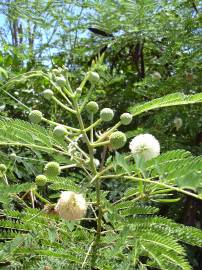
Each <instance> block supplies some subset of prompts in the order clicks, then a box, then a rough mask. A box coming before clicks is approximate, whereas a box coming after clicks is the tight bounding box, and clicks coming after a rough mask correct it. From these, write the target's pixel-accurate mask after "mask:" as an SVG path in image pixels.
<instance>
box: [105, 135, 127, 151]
mask: <svg viewBox="0 0 202 270" xmlns="http://www.w3.org/2000/svg"><path fill="white" fill-rule="evenodd" d="M109 141H110V144H111V146H112V148H113V149H114V150H116V149H119V148H121V147H123V146H124V145H125V143H126V141H127V139H126V135H125V134H124V133H123V132H121V131H116V132H114V133H112V134H111V135H110V136H109Z"/></svg>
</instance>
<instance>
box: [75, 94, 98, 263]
mask: <svg viewBox="0 0 202 270" xmlns="http://www.w3.org/2000/svg"><path fill="white" fill-rule="evenodd" d="M73 102H74V107H75V110H76V116H77V119H78V121H79V125H80V129H81V132H82V134H83V136H84V139H85V141H86V144H87V147H88V152H89V158H90V166H91V169H92V178H94V179H95V190H96V205H97V208H98V216H97V230H96V237H95V241H94V242H93V245H92V257H91V265H92V267H93V266H94V265H95V262H96V259H97V250H98V245H99V242H100V237H101V222H102V206H101V190H100V186H101V182H100V179H99V177H98V172H97V170H96V167H95V164H94V153H93V150H94V145H93V136H92V133H91V136H90V139H91V140H89V138H88V136H87V134H86V130H85V127H84V124H83V119H82V117H81V113H80V112H81V110H80V109H79V106H78V103H77V100H76V99H75V100H73ZM83 104H84V103H83ZM92 120H93V119H91V121H92ZM91 132H92V131H91Z"/></svg>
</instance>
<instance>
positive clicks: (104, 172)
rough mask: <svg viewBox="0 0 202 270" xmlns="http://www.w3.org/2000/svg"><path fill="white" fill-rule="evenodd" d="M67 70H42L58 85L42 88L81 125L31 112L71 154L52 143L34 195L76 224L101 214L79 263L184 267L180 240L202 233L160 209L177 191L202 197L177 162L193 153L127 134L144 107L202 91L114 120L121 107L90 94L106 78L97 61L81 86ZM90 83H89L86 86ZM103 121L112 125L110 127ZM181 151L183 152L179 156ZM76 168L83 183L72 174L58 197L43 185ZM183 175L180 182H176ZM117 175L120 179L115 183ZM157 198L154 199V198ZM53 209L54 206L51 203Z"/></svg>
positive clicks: (201, 242)
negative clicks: (160, 212)
mask: <svg viewBox="0 0 202 270" xmlns="http://www.w3.org/2000/svg"><path fill="white" fill-rule="evenodd" d="M66 72H67V70H66V69H65V68H58V69H54V70H52V71H51V72H49V73H48V74H45V75H44V74H43V76H44V77H45V78H46V79H47V80H48V81H49V83H50V85H51V87H50V89H46V90H44V91H43V93H42V95H41V98H44V100H45V102H50V103H51V102H52V103H54V104H57V106H58V107H59V108H61V109H62V110H65V112H66V113H67V114H68V115H69V117H70V118H71V117H72V118H73V119H74V123H75V122H76V123H77V125H76V126H71V124H68V123H65V121H63V122H62V123H59V122H56V121H52V120H49V119H47V118H46V117H45V115H46V113H45V112H41V111H39V110H37V109H36V108H35V109H34V110H30V112H29V115H28V119H29V121H30V122H31V125H33V126H34V128H35V129H36V130H37V128H38V127H39V126H40V125H43V123H45V124H46V126H47V124H48V125H49V127H48V128H47V129H48V132H50V134H52V137H51V139H50V141H51V143H52V144H53V145H54V147H55V148H54V150H55V152H57V154H60V155H64V156H65V157H68V162H67V164H64V161H62V162H60V161H58V159H56V158H54V153H53V152H54V151H50V153H51V155H50V156H51V158H52V160H50V159H49V161H47V162H46V163H45V165H44V168H43V170H42V171H41V172H39V173H38V175H37V176H36V177H35V181H34V183H35V188H32V190H31V192H32V193H31V194H32V200H33V201H34V198H37V199H38V200H40V201H41V202H42V203H44V204H45V208H46V210H47V209H49V208H51V214H53V213H54V215H56V216H57V217H58V219H61V220H64V221H65V222H70V224H71V222H76V223H78V224H79V223H80V222H81V223H80V224H82V221H86V220H88V221H93V222H94V223H93V226H92V227H90V228H88V227H86V228H85V226H83V227H82V228H83V230H85V229H86V230H87V231H88V232H90V233H91V237H90V239H91V243H88V244H86V243H84V246H85V248H86V246H87V250H85V254H83V255H82V256H83V257H82V256H81V254H80V256H81V257H82V258H83V261H82V264H81V265H79V266H78V268H77V269H103V270H104V269H119V264H121V265H122V266H121V267H122V268H120V269H123V268H124V265H125V266H127V267H128V268H127V269H147V266H148V267H150V266H151V267H156V268H157V269H177V268H172V267H173V265H174V264H175V263H177V265H178V266H179V267H178V269H181V270H189V269H190V267H189V263H188V262H187V260H186V259H185V257H184V256H185V253H184V250H183V248H182V247H181V246H180V244H179V243H178V242H179V241H182V239H183V241H184V242H185V243H189V244H193V245H195V244H196V245H198V246H202V234H201V233H200V232H199V231H196V230H194V231H192V229H190V230H188V229H187V228H184V227H181V231H180V232H179V233H178V231H177V229H176V227H175V226H177V224H175V223H172V222H170V221H169V220H166V219H164V218H161V217H155V216H154V214H155V213H156V212H157V211H158V207H157V206H158V205H157V204H158V203H161V202H175V201H176V199H178V198H175V197H171V198H170V197H169V194H170V193H171V192H173V193H177V194H179V193H181V194H185V195H187V196H192V197H194V198H197V199H201V196H200V195H199V194H196V193H197V190H195V193H194V192H192V191H190V190H186V189H185V188H184V186H183V183H184V182H186V181H184V179H185V180H186V173H185V169H183V170H180V169H178V170H176V166H175V163H176V162H178V166H182V167H183V166H188V165H189V162H194V161H193V160H194V159H193V160H191V159H190V156H189V157H188V159H187V160H186V158H187V155H186V154H185V153H184V152H183V151H181V152H179V151H176V152H175V151H174V152H172V151H171V152H170V153H168V154H164V153H160V148H161V147H160V142H159V140H158V139H157V138H156V136H153V135H152V134H149V133H146V132H145V133H143V134H136V136H134V138H131V136H130V138H128V133H127V132H124V131H123V130H126V128H127V126H129V125H132V123H133V122H132V121H133V118H134V116H136V115H138V114H140V113H142V112H144V111H147V110H150V109H155V108H158V107H165V106H171V105H175V104H177V103H178V105H180V104H186V102H187V103H193V102H195V101H196V100H197V98H198V100H199V101H201V100H202V98H201V97H199V96H196V97H192V96H190V97H188V96H183V95H180V94H176V95H175V96H174V95H172V96H168V97H167V98H166V97H165V98H163V99H162V100H161V99H160V100H156V101H151V103H149V102H148V104H146V105H145V104H143V105H139V106H137V107H135V108H133V109H131V110H130V113H129V112H125V113H123V114H121V115H117V116H118V117H119V118H118V119H120V121H118V122H117V123H115V124H114V122H113V119H114V116H115V113H116V114H118V113H119V112H115V110H113V109H112V108H108V107H101V106H99V105H98V101H95V100H91V94H92V92H93V90H94V89H96V86H97V84H99V80H100V76H99V74H98V73H97V72H96V71H95V70H94V68H93V69H92V70H90V71H89V72H87V73H86V74H85V76H84V79H83V81H81V83H80V84H79V85H77V86H76V87H75V89H73V88H72V86H71V85H70V80H69V78H68V76H67V73H66ZM88 86H89V88H90V89H89V91H87V94H86V92H85V91H86V88H88ZM84 89H85V91H84ZM84 93H85V94H84ZM60 97H61V99H60ZM86 114H87V116H88V117H86ZM75 119H76V121H75ZM178 122H179V121H178ZM176 123H177V121H175V124H176ZM103 126H104V127H106V126H107V127H106V129H105V130H104V129H103ZM30 134H31V132H30ZM47 134H48V133H47ZM6 143H7V141H6V142H5V144H3V145H6ZM17 146H26V147H28V144H23V143H22V144H20V143H18V144H17ZM29 147H30V148H32V147H33V148H34V147H35V148H37V149H39V150H42V151H43V150H47V147H45V146H43V145H34V144H33V143H32V144H30V146H29ZM48 150H49V149H48ZM176 157H178V158H179V157H181V158H180V159H179V160H178V158H176ZM15 158H16V157H15ZM185 161H186V162H185ZM180 162H181V163H180ZM197 162H198V161H197ZM180 164H181V165H180ZM197 164H198V163H197ZM195 166H196V164H195ZM195 168H196V167H195ZM71 170H74V172H78V173H81V172H82V173H81V175H82V177H81V178H80V184H79V185H77V188H80V190H77V191H75V190H72V189H71V184H70V183H68V178H67V179H66V180H67V181H66V184H67V185H69V187H70V188H69V189H68V190H61V189H60V191H61V194H60V197H59V195H58V194H57V198H58V200H57V202H56V203H53V202H51V201H50V199H49V198H46V197H45V195H43V189H44V190H45V189H46V188H47V187H48V186H49V183H51V182H52V180H53V179H57V181H60V180H61V181H63V180H62V179H64V177H62V176H63V175H65V174H68V171H71ZM6 171H7V168H6V166H5V165H4V164H0V177H3V179H4V181H5V183H6V184H7V185H9V183H8V181H7V178H6ZM169 173H171V174H169ZM198 177H199V178H200V172H199V173H198ZM82 178H83V179H82ZM179 179H180V180H181V183H180V184H178V183H179V182H177V181H179ZM110 181H112V184H111V190H112V191H113V192H115V193H116V192H117V194H116V195H115V196H111V195H110V190H109V192H105V188H104V187H105V186H108V185H109V186H110ZM114 181H115V183H116V185H114V186H113V183H114ZM183 181H184V182H183ZM119 182H123V185H122V190H123V191H120V190H116V187H117V186H118V184H117V183H119ZM186 184H187V182H186ZM173 193H172V195H171V196H173ZM152 203H155V205H154V206H152ZM46 212H47V213H49V214H50V209H49V210H47V211H46ZM173 224H174V225H173ZM72 234H73V232H72ZM196 235H197V236H196ZM200 237H201V239H200ZM64 241H65V240H64ZM86 241H88V239H87V240H86ZM142 258H144V259H142ZM123 263H125V264H123ZM85 267H86V268H85Z"/></svg>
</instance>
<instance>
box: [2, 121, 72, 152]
mask: <svg viewBox="0 0 202 270" xmlns="http://www.w3.org/2000/svg"><path fill="white" fill-rule="evenodd" d="M56 144H57V146H56ZM1 145H2V146H3V145H13V146H22V147H23V146H24V147H27V148H30V149H32V150H40V151H43V152H46V153H49V154H52V153H59V154H63V155H67V151H66V150H65V147H66V146H67V145H66V144H65V143H64V142H61V141H56V140H55V138H54V137H53V133H52V132H51V131H49V130H47V129H45V128H43V127H41V126H39V125H36V124H31V123H29V122H26V121H22V120H12V119H2V120H0V146H1Z"/></svg>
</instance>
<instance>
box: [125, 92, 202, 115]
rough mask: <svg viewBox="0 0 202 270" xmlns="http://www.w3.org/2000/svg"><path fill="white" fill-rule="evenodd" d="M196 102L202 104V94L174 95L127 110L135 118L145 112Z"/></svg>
mask: <svg viewBox="0 0 202 270" xmlns="http://www.w3.org/2000/svg"><path fill="white" fill-rule="evenodd" d="M197 102H202V93H199V94H195V95H184V94H182V93H174V94H170V95H167V96H163V97H160V98H157V99H153V100H152V101H149V102H146V103H143V104H138V105H135V106H132V107H131V108H130V109H129V110H130V112H131V113H132V114H133V115H134V116H136V115H139V114H141V113H143V112H147V111H150V110H154V109H158V108H163V107H169V106H177V105H186V104H193V103H197Z"/></svg>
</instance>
